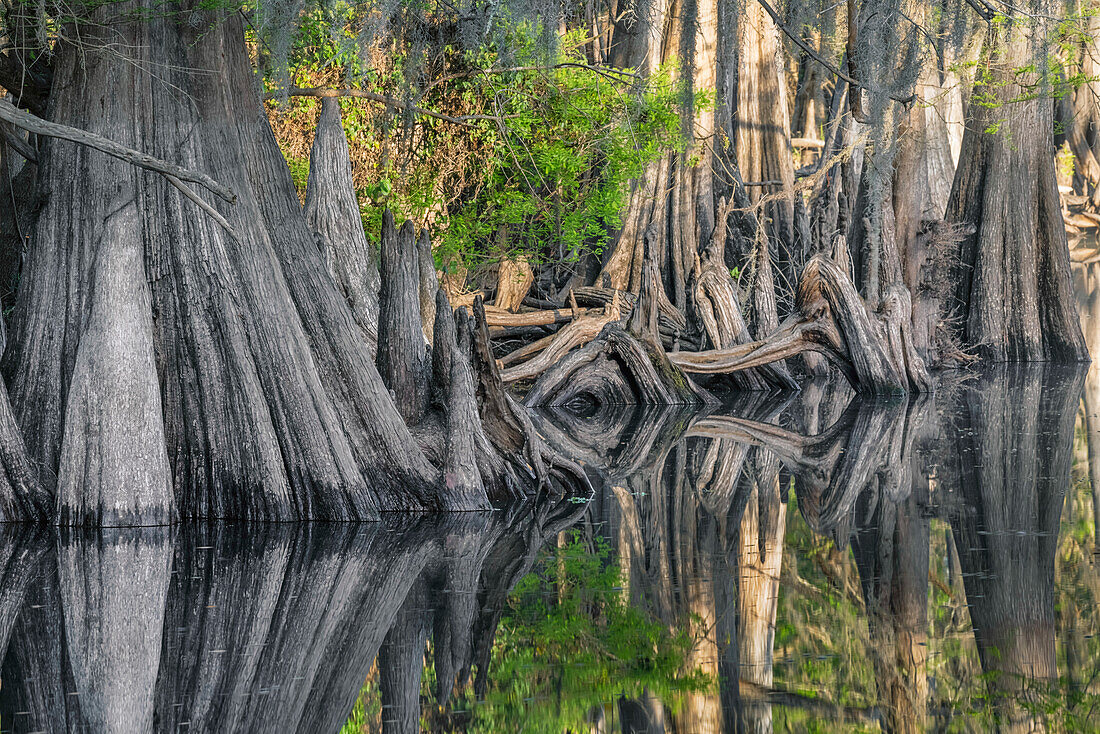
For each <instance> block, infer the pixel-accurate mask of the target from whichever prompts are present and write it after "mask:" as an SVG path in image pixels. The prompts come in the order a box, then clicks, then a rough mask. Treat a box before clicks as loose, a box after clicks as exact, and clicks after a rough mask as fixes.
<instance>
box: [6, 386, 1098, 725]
mask: <svg viewBox="0 0 1100 734" xmlns="http://www.w3.org/2000/svg"><path fill="white" fill-rule="evenodd" d="M537 424H538V427H539V429H540V431H541V432H542V433H543V434H544V435H545V436H546V437H547V438H548V440H550V441H551V442H552V443H553V444H555V445H556V446H557V447H558V448H559V449H560V450H562V451H564V452H566V453H568V454H569V455H571V456H572V457H574V458H575V459H577V460H578V461H579V462H581V463H582V465H583V466H584V468H585V470H586V471H587V472H588V474H589V476H590V478H591V481H592V485H593V487H594V493H593V494H592V495H591V496H587V495H586V496H582V497H573V498H542V499H541V500H539V501H537V502H532V503H530V504H529V505H526V506H522V507H515V508H512V509H511V510H509V511H508V512H498V513H492V514H484V515H478V514H467V515H458V516H453V517H446V518H420V519H409V520H403V521H398V520H393V521H389V522H387V523H382V524H376V525H361V526H352V525H326V524H311V525H267V526H241V525H231V524H215V525H199V526H182V527H178V528H174V529H170V528H145V529H130V530H124V529H115V530H102V531H75V530H61V531H57V530H55V529H33V528H5V529H4V533H3V535H2V536H0V571H2V576H0V644H2V645H3V647H4V649H6V653H5V654H4V658H3V665H2V669H0V727H2V729H3V731H15V732H32V731H43V732H60V731H89V732H92V731H95V732H98V731H116V732H145V731H163V732H177V731H201V732H231V731H241V732H293V731H303V732H309V733H310V734H317V733H320V732H338V731H341V730H343V731H345V732H360V731H362V732H386V733H387V734H388V733H389V732H415V731H420V730H425V731H433V732H452V731H458V732H467V731H468V732H520V731H522V732H555V733H558V732H565V731H571V732H608V733H609V734H610V733H611V732H668V733H670V734H671V733H672V732H683V733H688V732H749V731H751V732H768V731H792V732H802V731H820V732H829V731H837V732H840V731H844V732H847V731H925V730H928V731H989V730H993V729H996V730H1002V731H1034V730H1044V729H1045V730H1052V731H1061V730H1069V731H1094V730H1097V729H1100V638H1098V636H1097V635H1098V633H1100V622H1098V616H1097V615H1098V611H1097V604H1096V600H1097V592H1100V569H1098V567H1097V563H1098V557H1097V556H1096V555H1095V551H1096V540H1095V535H1096V533H1095V529H1096V516H1097V514H1098V512H1100V502H1098V501H1097V499H1098V498H1097V496H1096V494H1094V490H1093V488H1094V487H1096V491H1098V492H1100V379H1098V376H1097V373H1095V372H1092V373H1088V374H1087V375H1086V374H1085V372H1084V370H1083V369H1066V368H1056V367H1053V366H1043V365H1033V366H1018V367H1011V368H1001V369H999V370H994V371H990V372H985V373H981V374H976V375H971V376H968V377H962V376H958V375H947V376H945V377H944V378H943V379H942V380H941V384H940V385H939V386H938V389H937V392H936V395H935V396H934V397H930V398H924V399H921V400H917V401H906V400H895V401H868V400H860V399H858V398H856V397H854V396H852V395H851V393H850V392H849V391H848V390H847V389H846V388H844V387H842V386H837V385H821V384H811V385H809V386H807V387H806V389H805V390H803V392H802V393H801V394H800V395H798V396H795V397H793V398H789V399H776V398H775V397H774V396H772V397H767V396H760V395H751V396H746V397H744V398H741V399H739V400H738V402H737V403H735V404H731V405H727V406H723V407H722V408H720V409H718V410H715V411H711V412H704V413H699V412H692V411H687V410H684V409H681V408H642V407H623V406H619V407H614V408H612V407H604V408H590V409H587V410H579V411H570V410H565V409H559V410H553V411H547V412H543V413H540V414H539V415H538V420H537ZM1090 439H1092V440H1091V441H1090ZM1090 457H1091V459H1092V460H1091V461H1090ZM1094 479H1095V480H1096V481H1095V482H1094V481H1092V480H1094Z"/></svg>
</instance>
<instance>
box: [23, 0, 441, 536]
mask: <svg viewBox="0 0 1100 734" xmlns="http://www.w3.org/2000/svg"><path fill="white" fill-rule="evenodd" d="M145 10H148V8H147V7H146V6H144V5H142V4H141V3H140V2H123V3H116V4H111V5H109V6H105V7H101V8H98V9H96V10H94V11H91V13H92V18H91V19H92V20H94V21H96V23H98V24H100V25H96V24H86V25H85V26H83V27H82V30H81V34H82V35H81V38H82V40H83V42H84V43H83V45H82V47H81V48H76V47H74V46H71V45H68V44H64V43H62V44H61V45H60V46H59V48H58V50H57V61H56V64H55V71H54V85H55V90H56V93H55V94H52V95H51V98H50V99H51V101H50V109H49V116H50V117H51V118H52V119H54V120H55V121H57V122H62V123H66V124H69V125H72V126H75V127H79V128H83V129H87V130H91V131H93V132H98V133H100V134H103V135H105V136H107V137H111V138H114V139H116V140H118V141H119V142H123V143H126V144H128V145H130V146H132V147H134V148H137V149H140V150H143V151H146V152H149V153H150V154H153V155H156V156H158V157H160V158H163V159H167V160H171V161H173V162H178V163H179V164H181V165H184V166H187V167H190V168H193V169H198V170H201V171H204V172H207V173H209V174H210V175H211V176H212V177H214V178H215V179H216V180H218V181H219V182H221V183H222V184H224V185H226V186H228V187H230V188H231V189H232V190H233V191H234V192H235V193H236V194H237V201H236V203H235V204H233V205H228V204H226V203H224V202H221V201H217V202H214V201H211V204H212V205H213V206H216V207H218V209H219V211H220V212H221V213H222V214H223V215H224V217H225V218H226V219H227V220H228V222H229V224H230V225H231V227H232V231H228V230H227V229H226V228H224V227H223V226H221V225H220V224H218V223H217V222H216V221H215V220H214V219H213V218H212V217H210V216H208V215H207V214H206V213H204V212H203V211H202V210H201V209H200V208H199V207H197V206H196V204H195V203H193V202H192V201H190V200H189V199H187V198H185V197H184V196H183V195H182V194H181V193H180V192H179V191H177V190H176V188H173V187H172V186H171V185H170V184H169V182H168V181H166V180H165V179H164V178H163V177H160V176H157V175H154V174H150V173H147V172H144V171H140V170H138V169H135V168H132V167H129V166H127V165H125V164H121V163H119V162H117V161H115V160H114V159H111V158H108V157H106V156H104V155H103V154H101V153H98V152H96V151H92V150H89V149H87V148H82V147H79V146H76V145H74V144H71V143H68V142H62V141H48V142H46V143H45V144H44V145H43V149H42V151H41V155H40V169H41V171H40V175H39V186H40V191H41V193H42V195H43V196H44V197H45V202H44V204H43V207H42V210H41V212H40V215H39V218H38V221H37V223H36V225H35V228H34V232H33V237H32V243H31V247H30V251H29V254H28V260H27V263H26V267H25V270H24V277H23V287H22V288H21V290H20V295H19V300H18V304H17V315H16V318H15V324H14V330H13V332H14V333H13V337H12V344H11V348H10V349H9V351H8V354H7V356H6V361H5V371H6V373H7V375H8V377H9V382H10V387H11V394H12V406H13V409H14V413H15V416H16V418H17V419H18V421H19V424H20V426H21V428H22V430H23V433H24V435H26V436H27V437H29V446H28V449H29V452H30V457H31V459H32V460H33V461H34V462H35V463H36V464H37V465H38V466H39V467H41V470H40V478H41V480H42V482H43V483H44V484H46V485H47V487H48V488H50V489H52V490H53V491H55V492H56V493H57V494H58V496H59V498H60V501H61V503H62V506H63V508H64V512H63V514H62V518H63V520H65V521H66V522H71V523H104V524H112V523H133V522H140V523H151V522H167V521H169V520H170V519H171V517H172V507H173V503H174V505H175V506H176V508H178V512H179V514H180V515H181V516H183V517H235V518H252V519H267V520H290V519H302V518H316V519H333V520H350V519H367V518H373V517H377V513H378V512H379V511H383V510H415V509H421V508H435V507H439V506H441V505H442V504H444V503H443V501H442V500H441V498H440V497H439V495H438V490H437V489H436V485H437V480H438V473H437V471H436V469H434V468H433V467H432V466H431V465H430V464H429V462H428V460H427V459H426V458H425V456H424V455H423V454H422V453H421V452H420V451H418V450H417V449H416V448H415V446H416V444H415V442H414V441H413V439H412V437H411V435H410V433H409V431H408V429H407V428H406V426H405V424H404V422H403V421H402V418H401V415H400V414H399V413H398V411H397V409H396V408H395V406H394V403H393V401H392V400H391V399H390V396H389V394H388V392H387V390H386V388H385V386H384V385H383V383H382V380H381V378H380V377H379V374H378V371H377V370H376V369H375V366H374V361H373V359H372V354H371V349H370V345H369V344H368V342H367V339H365V338H364V336H363V331H362V329H361V328H360V325H358V324H357V323H356V320H355V318H354V314H353V311H352V309H351V308H349V306H348V304H347V302H346V299H345V297H344V295H343V294H341V292H340V291H339V290H338V289H337V288H336V287H335V283H334V280H333V277H332V275H331V274H330V272H329V271H328V268H327V267H326V263H325V258H324V256H323V255H322V253H321V252H320V251H319V249H318V247H317V242H316V239H315V236H314V233H313V232H312V231H311V230H310V227H309V224H308V222H307V220H306V217H305V216H303V213H302V209H301V206H300V204H299V201H298V199H297V197H296V194H295V190H294V186H293V183H292V181H291V178H290V174H289V171H288V169H287V167H286V163H285V161H284V160H283V158H282V156H281V154H280V151H279V148H278V145H277V144H276V142H275V139H274V136H273V135H272V132H271V129H270V127H269V125H268V124H267V122H266V119H265V117H264V114H263V110H262V109H261V106H260V102H259V100H258V97H257V95H256V93H255V90H254V84H255V79H254V73H253V71H252V68H251V65H250V63H249V59H248V54H247V50H246V46H245V43H244V34H243V29H242V21H241V18H240V16H239V15H235V14H225V13H221V12H215V11H208V10H203V9H201V8H200V6H199V5H198V4H194V5H193V4H191V3H190V2H186V1H185V2H183V3H180V5H179V6H178V7H177V6H175V5H173V7H172V10H173V12H170V13H164V12H161V11H160V10H159V9H158V11H157V12H154V13H146V12H144V11H145ZM108 41H109V42H110V43H107V42H108ZM101 45H104V46H105V47H100V46H101ZM118 48H123V49H125V52H124V54H122V55H120V53H119V52H118V50H117V49H118ZM129 56H132V58H130V57H129ZM152 66H155V67H156V69H157V73H155V74H154V73H151V72H148V71H147V70H148V69H149V68H151V67H152ZM199 195H200V196H204V194H199ZM173 490H174V491H173Z"/></svg>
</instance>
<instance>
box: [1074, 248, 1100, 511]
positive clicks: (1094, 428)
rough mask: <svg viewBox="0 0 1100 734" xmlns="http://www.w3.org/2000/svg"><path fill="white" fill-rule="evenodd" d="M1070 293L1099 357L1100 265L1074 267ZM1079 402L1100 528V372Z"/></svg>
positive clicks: (1089, 377)
mask: <svg viewBox="0 0 1100 734" xmlns="http://www.w3.org/2000/svg"><path fill="white" fill-rule="evenodd" d="M1073 291H1074V295H1075V296H1076V297H1077V313H1078V314H1079V315H1080V318H1081V330H1082V331H1083V332H1084V335H1085V344H1086V345H1087V346H1088V350H1089V353H1090V354H1093V355H1100V262H1089V263H1074V264H1073ZM1082 400H1083V402H1084V407H1085V431H1086V434H1087V436H1088V457H1089V484H1090V486H1091V487H1092V511H1093V527H1094V528H1097V529H1100V372H1098V371H1097V369H1096V368H1095V367H1094V368H1092V369H1090V370H1089V373H1088V375H1086V376H1085V389H1084V392H1083V393H1082Z"/></svg>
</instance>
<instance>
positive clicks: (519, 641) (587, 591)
mask: <svg viewBox="0 0 1100 734" xmlns="http://www.w3.org/2000/svg"><path fill="white" fill-rule="evenodd" d="M610 553H611V551H610V548H609V547H608V545H607V543H606V542H605V541H604V540H603V539H602V538H598V539H597V541H596V543H595V547H594V548H590V547H589V546H588V545H587V544H586V543H584V542H583V541H582V540H581V538H580V536H579V534H574V535H573V536H572V538H571V539H570V540H569V542H568V543H566V544H565V545H564V546H562V547H559V548H556V549H554V550H553V551H551V552H548V553H546V554H545V555H544V556H543V558H542V559H541V561H540V562H539V564H538V566H537V568H536V570H535V571H534V572H533V573H531V574H530V575H528V576H527V577H526V578H524V579H523V580H522V581H521V582H520V583H519V584H518V585H517V586H516V589H515V590H514V591H513V592H512V594H511V596H510V597H509V599H508V607H507V610H506V611H505V613H504V616H503V619H502V620H501V624H500V629H499V631H498V633H497V637H496V641H495V645H494V648H493V656H492V663H491V666H490V669H489V685H488V690H487V691H486V696H485V700H484V702H481V703H479V704H477V705H474V704H473V702H472V700H471V696H472V694H471V693H470V692H466V693H465V694H463V695H462V696H460V697H459V699H458V700H457V701H455V705H454V709H455V710H456V712H457V711H459V710H465V711H467V712H468V714H469V716H470V721H469V725H468V727H467V728H466V731H471V732H477V731H482V732H506V731H520V730H522V731H524V732H531V733H535V732H548V733H549V732H553V733H554V734H560V732H562V731H586V730H587V725H586V724H585V723H584V722H585V719H586V716H587V715H588V714H589V712H590V710H591V709H592V708H593V707H598V706H603V705H609V704H612V703H613V702H614V701H615V700H616V699H617V698H618V697H619V696H620V695H623V696H627V697H637V696H640V695H641V694H642V691H643V689H647V690H648V691H650V692H651V693H653V694H654V695H657V696H659V697H660V698H662V699H664V701H665V702H666V705H675V699H676V698H677V695H678V694H680V693H683V692H690V691H701V690H705V689H708V688H712V687H713V681H711V680H709V679H708V678H707V676H705V675H703V674H702V673H700V672H698V671H688V670H685V669H684V667H685V661H686V657H687V654H688V652H689V651H690V649H691V647H692V644H693V630H694V629H695V627H696V625H697V622H698V620H685V624H684V625H683V626H681V627H678V628H676V629H673V630H671V631H670V630H669V628H668V627H667V626H665V625H662V624H660V623H659V622H656V621H654V620H652V619H650V618H649V617H648V616H647V615H646V614H645V613H644V612H642V611H641V610H639V609H637V608H635V607H632V606H630V604H629V603H628V602H627V600H626V598H625V595H624V593H623V590H622V574H621V571H620V569H619V567H618V566H617V565H615V564H613V563H610V562H609V557H610Z"/></svg>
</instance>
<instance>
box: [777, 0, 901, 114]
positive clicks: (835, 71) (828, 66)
mask: <svg viewBox="0 0 1100 734" xmlns="http://www.w3.org/2000/svg"><path fill="white" fill-rule="evenodd" d="M759 2H760V5H761V6H762V7H763V8H764V10H766V11H767V13H768V15H770V16H771V17H772V20H773V21H775V25H776V26H777V27H778V28H779V30H781V31H783V35H785V36H786V37H787V38H789V39H791V40H792V41H794V43H795V45H796V46H798V47H799V48H800V49H802V50H803V51H804V52H805V53H806V55H807V56H809V57H810V58H811V59H813V60H814V61H816V62H817V63H819V64H821V65H822V66H824V67H825V68H826V69H828V70H829V73H831V74H832V75H833V76H835V77H837V78H838V79H842V80H844V81H846V82H848V83H849V84H851V85H852V86H853V87H855V88H856V89H870V87H868V86H867V85H865V84H863V83H861V82H858V81H856V80H855V79H853V78H852V77H850V76H848V75H847V74H845V73H844V72H843V71H841V70H840V69H839V68H838V67H836V66H835V65H833V64H831V63H829V62H828V61H826V60H825V59H823V58H822V57H821V56H820V55H818V53H817V52H816V51H814V50H813V48H812V47H811V46H810V44H808V43H806V42H805V41H804V40H802V38H801V36H799V35H798V34H797V33H794V32H792V31H791V30H790V29H789V28H787V25H786V24H785V23H784V22H783V19H782V18H780V17H779V13H777V12H775V8H773V7H772V6H771V5H770V4H768V0H759ZM915 97H916V95H909V96H908V97H895V96H894V95H890V99H892V100H894V101H895V102H901V103H902V104H911V103H912V102H913V100H914V99H915Z"/></svg>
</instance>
